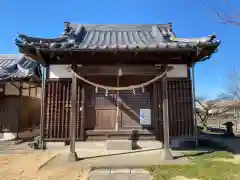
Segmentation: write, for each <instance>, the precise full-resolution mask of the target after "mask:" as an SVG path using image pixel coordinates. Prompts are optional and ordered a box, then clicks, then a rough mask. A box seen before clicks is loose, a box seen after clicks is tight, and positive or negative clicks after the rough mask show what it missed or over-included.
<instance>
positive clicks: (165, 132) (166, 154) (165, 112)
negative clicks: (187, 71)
mask: <svg viewBox="0 0 240 180" xmlns="http://www.w3.org/2000/svg"><path fill="white" fill-rule="evenodd" d="M165 69H167V67H165ZM162 100H163V101H162V107H163V135H164V155H163V158H164V160H172V159H173V157H172V154H171V152H170V149H169V112H168V81H167V75H166V74H165V75H164V76H163V77H162Z"/></svg>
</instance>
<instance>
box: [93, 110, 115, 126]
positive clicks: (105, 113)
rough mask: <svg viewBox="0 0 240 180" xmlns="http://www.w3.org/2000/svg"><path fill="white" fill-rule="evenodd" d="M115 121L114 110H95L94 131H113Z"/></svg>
mask: <svg viewBox="0 0 240 180" xmlns="http://www.w3.org/2000/svg"><path fill="white" fill-rule="evenodd" d="M115 119H116V110H115V109H96V124H95V129H114V126H115Z"/></svg>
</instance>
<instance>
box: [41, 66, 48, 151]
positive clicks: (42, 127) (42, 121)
mask: <svg viewBox="0 0 240 180" xmlns="http://www.w3.org/2000/svg"><path fill="white" fill-rule="evenodd" d="M46 70H47V68H46V67H44V66H42V67H41V72H42V80H41V81H42V84H41V115H40V147H41V149H42V150H44V149H46V144H45V142H44V117H45V93H46Z"/></svg>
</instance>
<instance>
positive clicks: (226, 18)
mask: <svg viewBox="0 0 240 180" xmlns="http://www.w3.org/2000/svg"><path fill="white" fill-rule="evenodd" d="M224 3H225V7H226V11H220V10H217V9H216V8H213V12H214V13H215V15H216V16H217V17H218V18H219V19H220V20H221V22H222V23H224V24H232V25H234V26H237V27H240V9H238V8H234V7H233V6H232V4H231V3H229V2H228V0H224Z"/></svg>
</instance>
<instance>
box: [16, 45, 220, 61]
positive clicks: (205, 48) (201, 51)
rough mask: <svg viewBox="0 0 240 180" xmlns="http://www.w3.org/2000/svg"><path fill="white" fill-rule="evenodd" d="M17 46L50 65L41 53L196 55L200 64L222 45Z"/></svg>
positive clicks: (48, 55) (195, 57)
mask: <svg viewBox="0 0 240 180" xmlns="http://www.w3.org/2000/svg"><path fill="white" fill-rule="evenodd" d="M16 44H17V46H18V47H19V51H20V52H21V53H24V54H26V55H28V56H29V57H31V58H32V59H34V60H37V61H39V62H40V63H44V64H48V62H47V61H48V60H47V58H46V57H45V58H46V59H44V58H43V57H42V56H41V54H39V52H41V53H44V54H45V55H46V54H47V57H51V54H61V53H69V54H71V52H72V53H73V52H74V53H80V54H81V53H93V52H94V53H95V52H96V53H97V52H98V53H104V52H107V53H111V52H112V53H124V52H137V53H138V52H139V53H141V52H149V53H151V52H153V53H154V52H159V53H164V52H165V53H172V52H175V53H190V54H191V55H192V54H195V53H196V56H194V57H193V61H194V62H199V61H203V60H206V59H207V58H206V57H210V56H211V55H212V54H213V53H214V52H215V51H216V49H217V48H218V46H219V45H220V42H214V43H207V44H202V45H199V46H195V47H191V48H179V47H177V48H171V47H165V48H159V47H152V48H150V47H148V48H144V49H139V48H125V49H116V48H105V49H100V48H99V49H98V48H95V49H79V48H64V49H59V48H56V49H50V48H39V47H35V46H34V45H29V44H21V43H16Z"/></svg>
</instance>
